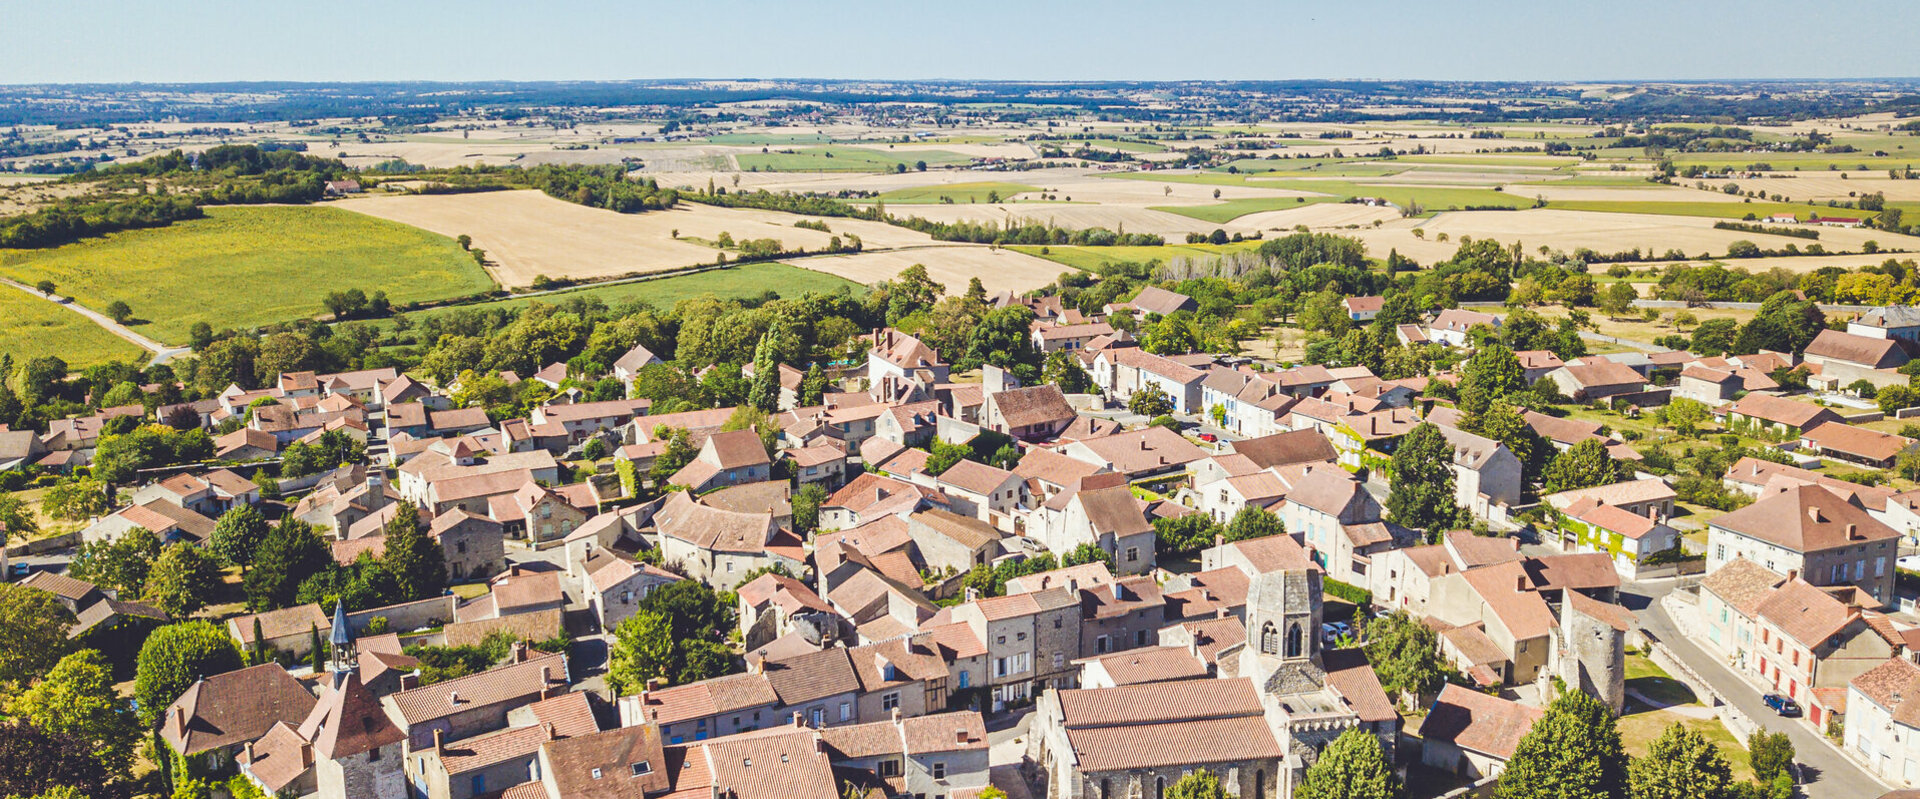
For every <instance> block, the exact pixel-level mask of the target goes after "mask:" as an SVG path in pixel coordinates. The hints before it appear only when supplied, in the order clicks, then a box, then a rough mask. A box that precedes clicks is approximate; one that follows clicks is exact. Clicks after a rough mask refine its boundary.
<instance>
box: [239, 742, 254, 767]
mask: <svg viewBox="0 0 1920 799" xmlns="http://www.w3.org/2000/svg"><path fill="white" fill-rule="evenodd" d="M240 749H241V751H242V752H244V753H245V755H244V757H246V759H247V762H248V763H249V764H251V763H252V762H253V742H252V741H248V742H246V743H244V744H241V745H240Z"/></svg>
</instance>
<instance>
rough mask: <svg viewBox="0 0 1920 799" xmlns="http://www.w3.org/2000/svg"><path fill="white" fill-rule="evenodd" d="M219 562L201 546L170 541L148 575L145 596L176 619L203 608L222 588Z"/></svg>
mask: <svg viewBox="0 0 1920 799" xmlns="http://www.w3.org/2000/svg"><path fill="white" fill-rule="evenodd" d="M220 576H221V569H220V563H219V562H218V561H216V560H215V559H214V557H213V556H212V555H209V554H207V553H206V551H205V550H203V549H201V548H200V547H198V546H195V545H193V544H188V543H184V542H182V543H174V544H168V545H167V546H166V548H165V549H162V550H160V557H158V558H155V559H154V561H153V572H152V573H150V574H148V575H147V593H146V598H147V599H148V600H149V601H151V602H153V604H155V605H156V606H158V607H159V608H160V609H161V610H164V611H166V612H167V615H169V616H172V617H174V618H176V619H184V618H186V617H188V616H191V615H193V614H195V613H198V612H200V609H201V608H204V607H206V606H207V605H208V604H209V603H211V602H212V601H213V598H214V596H215V595H216V594H217V593H218V592H219V590H220Z"/></svg>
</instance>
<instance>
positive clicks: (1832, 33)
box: [0, 0, 1920, 84]
mask: <svg viewBox="0 0 1920 799" xmlns="http://www.w3.org/2000/svg"><path fill="white" fill-rule="evenodd" d="M4 9H5V10H4V13H0V30H4V31H5V34H4V35H0V83H15V84H17V83H64V82H96V81H98V82H120V81H147V82H177V81H220V80H312V81H335V80H339V81H366V80H496V79H497V80H596V79H609V80H611V79H636V78H686V77H806V78H892V79H927V78H978V79H1034V80H1188V79H1223V80H1224V79H1273V80H1278V79H1298V78H1364V79H1438V80H1659V79H1731V78H1847V77H1920V46H1916V42H1920V13H1916V11H1917V10H1920V9H1916V8H1915V4H1914V3H1913V2H1912V0H1898V1H1897V2H1896V1H1895V0H1849V2H1844V3H1812V4H1810V3H1807V2H1805V0H1743V1H1741V2H1731V1H1729V0H1663V1H1662V2H1646V1H1644V0H1613V1H1612V2H1588V1H1587V0H1529V2H1509V0H1464V2H1463V1H1462V0H1453V1H1452V2H1447V1H1446V0H1425V1H1424V2H1403V1H1402V0H1331V2H1329V1H1328V0H1311V1H1310V2H1292V0H1268V1H1267V2H1250V1H1246V0H1211V1H1206V0H1203V1H1202V2H1194V1H1193V0H1185V1H1184V2H1183V0H1159V1H1158V2H1152V3H1147V2H1132V0H1105V1H1099V0H1051V1H1050V0H1024V1H1012V0H966V1H965V2H940V3H932V2H925V1H924V0H891V2H869V1H867V0H786V2H752V1H749V0H685V1H684V2H677V3H660V2H645V1H640V0H629V1H628V2H611V1H607V0H548V1H547V2H524V3H507V2H493V1H492V0H465V1H464V2H444V1H443V0H385V2H365V1H364V0H326V1H323V2H302V3H292V2H285V1H284V0H267V2H253V3H238V2H229V1H228V0H195V2H190V3H156V2H152V0H138V1H137V2H136V1H134V0H5V3H4Z"/></svg>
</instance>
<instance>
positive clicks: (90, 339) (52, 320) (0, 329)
mask: <svg viewBox="0 0 1920 799" xmlns="http://www.w3.org/2000/svg"><path fill="white" fill-rule="evenodd" d="M0 319H5V320H6V323H5V324H0V352H3V353H6V354H8V355H12V356H13V360H14V362H15V363H25V362H26V361H27V360H28V359H30V358H38V357H40V356H43V355H54V356H58V357H60V358H61V359H62V360H65V361H66V362H67V365H68V366H72V367H73V368H75V369H84V368H86V367H89V366H96V365H98V364H102V363H106V362H107V361H126V360H138V361H140V362H142V363H144V362H145V361H146V350H143V349H140V348H139V347H136V346H134V345H132V344H130V343H128V342H127V341H126V340H125V339H123V338H120V337H119V336H116V335H114V334H112V333H109V332H107V331H106V330H105V329H104V328H102V327H100V326H99V325H96V324H94V323H93V322H92V321H91V320H89V319H87V318H86V317H84V316H81V315H80V314H77V313H74V312H73V311H69V310H67V309H65V308H62V307H60V306H58V305H55V304H53V303H51V302H48V301H46V300H42V299H38V298H36V297H33V296H30V295H28V294H26V293H25V292H22V291H20V290H19V289H16V288H14V287H12V286H0Z"/></svg>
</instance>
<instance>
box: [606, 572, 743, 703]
mask: <svg viewBox="0 0 1920 799" xmlns="http://www.w3.org/2000/svg"><path fill="white" fill-rule="evenodd" d="M733 626H734V611H733V606H732V605H731V604H729V603H728V602H726V601H724V600H723V599H722V598H721V597H720V596H719V595H718V594H715V593H714V592H713V590H712V589H710V588H708V587H707V586H706V585H704V584H702V583H700V582H699V581H697V580H681V581H679V582H677V583H673V584H670V585H667V586H665V587H663V588H660V589H658V590H655V591H654V592H652V593H650V594H648V595H647V596H646V597H645V598H643V599H641V600H640V606H639V609H638V610H637V611H635V612H634V614H633V615H632V616H630V617H628V618H627V620H626V621H623V622H621V623H620V626H619V627H617V628H615V629H614V641H613V646H612V648H611V650H610V652H609V653H608V657H607V684H608V685H609V686H611V687H612V688H613V690H614V691H615V692H616V693H618V694H623V695H626V694H632V693H634V692H636V691H638V690H640V688H641V686H643V685H645V684H646V681H647V680H648V679H650V678H653V677H665V678H667V679H668V680H671V681H673V682H674V683H678V684H684V683H689V682H697V681H699V680H705V679H709V678H713V677H719V676H722V675H724V674H727V673H729V672H731V671H733V670H734V669H735V667H736V663H735V658H734V657H733V656H732V653H731V651H730V650H728V649H727V647H726V644H724V643H722V642H721V639H722V638H723V637H724V636H725V635H726V634H727V632H729V631H730V630H732V629H733Z"/></svg>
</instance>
